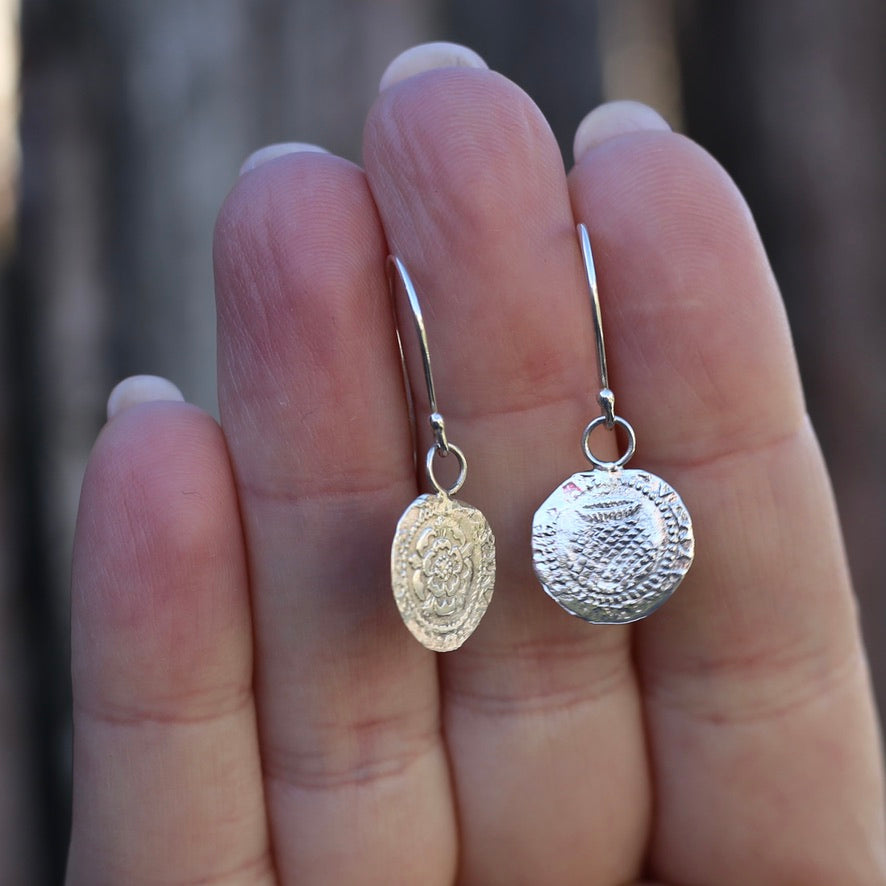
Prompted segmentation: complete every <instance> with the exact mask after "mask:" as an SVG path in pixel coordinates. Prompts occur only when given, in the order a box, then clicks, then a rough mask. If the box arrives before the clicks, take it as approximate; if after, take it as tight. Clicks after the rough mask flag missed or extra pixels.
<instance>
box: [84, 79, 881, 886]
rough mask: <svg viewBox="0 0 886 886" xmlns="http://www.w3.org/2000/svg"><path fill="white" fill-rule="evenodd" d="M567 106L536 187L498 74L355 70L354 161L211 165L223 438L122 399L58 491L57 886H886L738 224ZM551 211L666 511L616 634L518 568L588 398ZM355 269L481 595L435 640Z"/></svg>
mask: <svg viewBox="0 0 886 886" xmlns="http://www.w3.org/2000/svg"><path fill="white" fill-rule="evenodd" d="M650 113H651V112H650ZM603 129H604V130H605V132H603V134H602V136H601V138H600V139H599V140H594V139H590V140H589V141H588V140H586V143H589V144H590V147H588V148H587V150H585V151H584V152H583V153H582V154H581V155H580V157H579V159H578V162H577V163H576V165H575V166H574V167H573V168H572V169H571V171H569V173H568V175H567V174H566V173H565V172H564V170H563V166H562V161H561V159H560V155H559V152H558V149H557V146H556V144H555V141H554V139H553V136H552V135H551V132H550V130H549V128H548V126H547V124H546V122H545V120H544V118H543V117H542V115H541V113H540V112H539V111H538V109H537V108H536V107H535V106H534V105H533V104H532V102H531V101H530V99H529V98H528V97H527V96H526V95H525V94H524V93H522V92H521V91H520V90H519V89H518V88H517V87H516V86H514V85H513V84H512V83H510V82H508V81H507V80H505V79H504V78H502V77H501V76H499V75H497V74H495V73H492V72H489V71H486V70H480V69H476V68H445V69H437V70H430V71H424V72H422V73H418V74H416V75H415V76H412V77H409V78H407V79H404V80H400V81H398V82H394V83H392V84H391V85H390V86H389V87H388V88H387V89H385V90H384V91H383V92H382V94H381V95H380V97H379V99H378V101H377V103H376V104H375V105H374V107H373V108H372V109H371V111H370V113H369V115H368V119H367V122H366V128H365V137H364V167H363V168H358V167H357V166H355V165H353V164H351V163H349V162H347V161H345V160H343V159H340V158H338V157H335V156H332V155H328V154H324V153H320V152H317V151H300V152H295V153H289V154H284V155H282V156H277V157H274V158H273V159H269V160H268V161H267V162H263V163H261V164H260V165H257V166H255V167H254V168H252V169H250V170H249V171H247V172H246V173H245V174H244V175H243V176H242V177H241V178H240V180H239V181H238V183H237V185H236V186H235V187H234V189H233V191H232V193H231V194H230V196H229V197H228V199H227V200H226V202H225V204H224V207H223V208H222V210H221V214H220V217H219V221H218V226H217V232H216V245H215V266H216V279H217V303H218V335H219V397H220V403H221V415H222V421H221V427H219V426H218V425H217V424H216V423H215V422H214V421H213V420H212V419H211V418H210V417H208V416H207V415H206V414H204V413H202V412H201V411H199V410H198V409H196V408H195V407H193V406H190V405H188V404H185V403H171V402H153V403H142V404H138V405H134V406H131V407H130V408H128V409H126V410H125V411H123V412H122V413H120V414H119V415H117V416H116V417H115V418H114V419H113V420H112V421H110V422H109V424H108V425H107V426H106V427H105V428H104V430H103V431H102V433H101V435H100V437H99V439H98V442H97V444H96V447H95V451H94V453H93V455H92V458H91V460H90V464H89V467H88V470H87V474H86V478H85V481H84V487H83V498H82V503H81V511H80V520H79V526H78V532H77V539H76V550H75V558H74V585H73V588H74V590H73V626H72V629H73V677H74V697H75V745H74V747H75V760H74V778H75V794H74V819H73V835H72V842H71V851H70V866H69V874H68V880H69V882H70V883H90V884H99V883H123V882H125V883H132V884H139V883H152V884H172V883H176V884H179V883H181V884H183V883H212V884H233V883H310V884H314V883H320V884H322V883H330V884H349V883H361V884H363V883H366V884H375V883H379V884H391V883H397V884H399V883H403V884H411V883H421V884H449V883H453V882H458V883H463V884H484V886H489V884H498V883H502V884H522V883H526V884H540V883H551V884H571V883H581V884H613V886H614V884H625V883H634V882H637V881H640V880H645V881H656V882H661V883H675V884H676V883H679V884H710V883H717V884H721V886H728V884H733V883H734V884H748V883H754V884H769V883H772V884H794V883H796V884H803V886H815V884H823V886H824V884H828V886H833V884H835V883H840V884H846V886H851V884H866V886H869V884H874V883H883V882H886V858H884V839H883V838H884V812H883V783H882V772H881V764H880V755H879V734H878V726H877V722H876V717H875V714H874V708H873V703H872V700H871V691H870V685H869V679H868V673H867V665H866V661H865V656H864V650H863V648H862V644H861V640H860V637H859V630H858V624H857V612H856V605H855V601H854V598H853V595H852V591H851V588H850V583H849V578H848V574H847V569H846V563H845V558H844V554H843V548H842V543H841V540H840V532H839V526H838V523H837V519H836V516H835V509H834V505H833V500H832V495H831V490H830V486H829V482H828V478H827V474H826V470H825V467H824V465H823V462H822V459H821V455H820V453H819V449H818V446H817V443H816V439H815V436H814V433H813V431H812V429H811V427H810V424H809V422H808V420H807V418H806V414H805V407H804V403H803V397H802V392H801V388H800V382H799V378H798V374H797V368H796V364H795V360H794V355H793V351H792V346H791V340H790V334H789V330H788V327H787V323H786V319H785V315H784V310H783V307H782V303H781V299H780V296H779V293H778V290H777V287H776V284H775V281H774V279H773V277H772V273H771V271H770V268H769V265H768V262H767V259H766V256H765V253H764V251H763V248H762V246H761V244H760V241H759V237H758V235H757V232H756V230H755V228H754V225H753V221H752V219H751V217H750V214H749V212H748V210H747V207H746V206H745V204H744V202H743V200H742V198H741V196H740V195H739V193H738V192H737V191H736V189H735V187H734V185H733V184H732V183H731V181H730V180H729V178H728V177H727V175H726V174H725V173H724V172H723V170H722V169H721V168H720V167H719V166H718V165H717V164H716V162H715V161H714V160H712V159H711V158H710V157H709V156H708V155H706V154H705V153H704V152H703V151H702V150H701V149H700V148H699V147H697V146H696V145H694V144H692V143H691V142H690V141H688V140H687V139H685V138H683V137H682V136H679V135H676V134H673V133H671V132H667V131H663V129H662V127H660V126H658V127H652V128H643V126H634V125H626V126H624V127H621V128H619V127H618V126H613V125H611V120H610V121H609V123H608V124H607V126H606V127H603ZM577 220H581V221H584V222H585V223H586V224H587V225H588V228H589V232H590V236H591V241H592V243H593V246H594V253H595V259H596V264H597V271H598V276H599V282H600V292H601V299H602V302H603V312H604V322H605V331H606V337H607V352H608V356H609V362H610V377H611V380H612V384H613V387H614V389H615V392H616V394H617V400H616V410H617V412H618V413H619V414H621V415H623V416H625V417H626V418H628V419H629V420H630V421H631V422H632V423H633V425H634V427H635V429H636V431H637V436H638V442H639V448H638V452H637V455H636V456H635V459H634V461H633V462H632V465H631V466H632V467H642V468H644V469H648V470H650V471H653V472H655V473H657V474H659V475H660V476H662V477H663V478H665V479H666V480H668V482H670V483H671V484H672V485H673V486H674V487H675V488H676V489H677V490H678V491H679V492H680V494H681V496H682V498H683V500H684V501H685V503H686V505H687V507H688V508H689V511H690V513H691V514H692V515H693V520H694V525H695V533H696V551H697V553H696V561H695V564H694V565H693V567H692V569H691V571H690V572H689V574H688V576H687V577H686V579H685V580H684V582H683V584H682V585H681V586H680V588H679V589H678V591H677V592H676V594H675V595H674V597H673V598H672V599H671V600H670V601H669V602H668V603H667V604H666V605H665V606H664V607H663V608H662V609H661V610H659V611H658V612H657V613H656V614H654V615H653V616H652V617H651V618H650V619H649V620H647V621H645V622H642V623H640V624H638V625H636V626H625V627H598V626H592V625H588V624H585V623H584V622H582V621H580V620H579V619H575V618H570V617H569V616H568V615H567V614H566V613H564V612H563V611H562V610H561V609H560V608H559V607H558V606H556V605H555V604H554V603H553V602H552V601H551V600H550V599H549V598H548V597H547V596H546V595H545V594H544V593H543V592H542V591H541V589H540V587H539V585H538V583H537V581H536V580H535V578H534V576H533V573H532V569H531V561H530V546H529V528H530V525H531V520H532V514H533V512H534V510H535V508H536V507H537V506H538V505H539V504H540V503H541V501H543V500H544V498H546V497H547V495H548V494H549V493H550V491H551V490H552V489H553V488H554V487H555V486H556V485H557V484H558V483H559V482H561V481H562V480H563V479H564V478H566V477H568V476H569V475H570V474H571V473H574V472H575V471H577V470H583V469H585V468H586V464H585V463H584V461H583V458H582V455H581V450H580V445H579V440H580V435H581V431H582V429H583V428H584V426H585V424H586V423H587V421H588V420H589V419H590V418H592V417H594V416H595V415H596V414H598V409H597V407H596V404H595V402H594V398H595V395H596V390H597V383H596V380H595V378H594V373H595V366H596V363H595V357H594V351H593V347H594V344H593V334H592V327H591V317H590V312H589V309H588V304H587V288H586V284H585V282H584V280H583V270H582V266H581V258H580V253H579V249H578V243H577V240H576V236H575V229H574V225H575V222H576V221H577ZM388 252H393V253H395V254H397V255H399V256H400V257H401V258H402V259H403V260H404V261H405V262H406V263H407V266H408V267H409V269H410V272H411V274H412V277H413V279H414V281H415V283H416V287H417V290H418V292H419V296H420V298H421V299H422V304H423V307H424V313H425V319H426V322H427V326H428V333H429V337H430V347H431V353H432V357H433V361H434V370H435V377H436V384H437V393H438V399H439V401H440V408H441V410H442V411H443V413H444V415H445V416H446V419H447V431H448V434H449V437H450V439H451V440H453V441H454V442H456V443H457V444H458V445H459V446H460V447H461V448H462V449H463V450H464V451H465V453H466V454H467V457H468V460H469V465H470V470H469V475H468V481H467V484H466V486H465V488H464V490H463V491H462V492H461V493H460V497H461V498H463V499H464V500H465V501H468V502H470V503H471V504H473V505H475V506H476V507H479V508H480V509H481V510H482V511H483V512H484V514H485V515H486V516H487V518H488V519H489V522H490V524H491V525H492V527H493V529H494V531H495V535H496V542H497V560H498V577H497V582H496V591H495V596H494V598H493V602H492V605H491V607H490V609H489V611H488V613H487V614H486V616H485V617H484V619H483V621H482V622H481V624H480V626H479V627H478V629H477V631H476V633H475V634H474V636H473V637H472V638H471V639H470V640H469V641H468V642H467V643H466V645H465V646H464V647H463V648H462V649H461V650H459V651H458V652H455V653H449V654H444V655H436V654H434V653H431V652H428V651H426V650H425V649H423V648H422V647H420V646H419V645H418V644H417V643H416V642H415V641H414V640H413V639H412V637H411V636H410V635H409V633H408V632H407V631H406V629H405V628H404V626H403V625H402V623H401V621H400V618H399V615H398V613H397V611H396V607H395V606H394V603H393V600H392V597H391V591H390V575H389V556H390V544H391V539H392V536H393V531H394V527H395V525H396V521H397V519H398V517H399V515H400V514H401V513H402V511H403V510H404V509H405V507H406V506H407V505H408V504H409V502H411V501H412V499H413V498H414V497H415V496H416V495H417V494H418V493H419V492H420V491H422V488H423V485H422V483H420V482H418V481H417V480H416V474H415V469H414V467H413V444H412V434H411V430H410V427H409V415H408V411H407V407H406V402H405V397H404V392H403V383H402V375H401V369H400V363H399V356H398V353H397V349H396V341H395V336H394V321H393V317H392V313H391V310H390V302H389V295H388V291H387V283H386V278H385V258H386V256H387V254H388ZM408 334H411V330H410V333H408ZM410 374H411V378H412V388H413V390H414V391H415V393H416V398H417V404H416V413H417V416H418V425H419V427H418V433H419V442H418V447H419V452H420V453H424V452H425V451H426V446H427V445H428V442H429V439H428V434H427V433H426V431H427V428H426V427H425V424H424V415H425V414H426V412H427V409H426V405H427V404H426V402H425V401H424V400H423V399H422V397H423V382H422V377H421V374H420V368H419V366H418V364H417V363H414V362H413V363H411V364H410ZM594 440H595V447H597V448H599V452H600V454H601V455H606V453H607V452H609V453H612V452H613V451H614V450H613V449H612V448H611V446H612V444H613V441H612V440H610V439H607V435H606V434H605V433H601V434H600V436H599V438H598V435H597V434H595V437H594ZM607 445H609V446H610V449H608V450H607V449H606V446H607ZM422 461H423V459H420V464H421V463H422Z"/></svg>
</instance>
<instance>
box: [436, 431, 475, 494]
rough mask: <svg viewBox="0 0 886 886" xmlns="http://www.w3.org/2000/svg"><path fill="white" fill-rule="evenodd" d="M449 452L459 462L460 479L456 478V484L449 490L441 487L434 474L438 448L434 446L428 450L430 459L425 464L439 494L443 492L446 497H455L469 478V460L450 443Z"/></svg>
mask: <svg viewBox="0 0 886 886" xmlns="http://www.w3.org/2000/svg"><path fill="white" fill-rule="evenodd" d="M449 451H450V452H451V453H452V454H453V455H454V456H455V458H456V461H458V477H457V478H456V480H455V483H453V484H452V486H450V487H449V488H448V489H447V488H445V487H443V486H441V485H440V483H439V482H438V480H437V477H436V475H435V474H434V456H435V455H436V454H437V452H438V449H437V447H436V446H432V447H431V448H430V449H429V450H428V457H427V459H426V461H425V464H426V465H427V468H428V479H429V480H430V481H431V484H432V485H433V486H434V488H435V489H436V490H437V492H442V493H443V494H444V495H455V493H456V492H458V490H459V489H461V488H462V486H464V485H465V478H466V477H467V476H468V460H467V459H466V458H465V454H464V453H463V452H462V451H461V449H459V448H458V446H456V445H455V443H449Z"/></svg>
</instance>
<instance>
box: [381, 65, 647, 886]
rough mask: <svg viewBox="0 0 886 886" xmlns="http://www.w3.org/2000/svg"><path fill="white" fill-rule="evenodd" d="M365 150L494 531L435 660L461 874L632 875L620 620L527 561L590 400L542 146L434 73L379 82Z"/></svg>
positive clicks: (574, 279) (517, 120) (639, 749)
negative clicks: (455, 630)
mask: <svg viewBox="0 0 886 886" xmlns="http://www.w3.org/2000/svg"><path fill="white" fill-rule="evenodd" d="M364 160H365V165H366V173H367V177H368V180H369V184H370V187H371V189H372V192H373V196H374V198H375V201H376V204H377V206H378V208H379V213H380V216H381V219H382V225H383V227H384V229H385V233H386V236H387V238H388V244H389V246H390V248H391V251H392V252H394V253H395V254H397V255H398V256H400V257H401V258H402V259H403V260H404V262H405V263H406V265H407V267H408V268H409V270H410V272H411V274H412V276H413V279H414V281H415V284H416V287H417V290H418V294H419V297H420V298H421V299H422V302H423V305H424V308H425V315H426V320H427V325H428V335H429V339H430V348H431V352H432V356H433V361H434V366H435V370H436V376H437V378H436V382H437V395H438V398H439V401H440V408H441V411H442V412H443V414H444V415H445V416H446V418H447V420H448V425H447V427H448V433H449V437H450V439H451V440H452V441H453V442H455V443H457V444H458V445H459V446H461V447H462V449H463V450H464V451H465V453H466V455H467V458H468V460H469V461H470V468H471V469H470V474H469V477H468V481H467V485H466V486H465V491H464V493H463V494H462V496H463V497H464V498H465V500H467V501H469V502H470V503H471V504H473V505H475V506H477V507H479V508H480V509H481V510H482V511H483V512H484V513H485V514H486V516H487V518H488V519H489V521H490V524H491V526H492V528H493V531H494V532H495V535H496V547H497V561H498V565H497V590H496V593H495V596H494V597H493V601H492V605H491V607H490V611H489V613H488V614H487V616H486V617H485V619H484V620H483V622H482V623H481V624H480V626H479V628H478V629H477V631H476V634H475V636H474V637H473V638H472V639H471V640H469V641H468V642H467V644H466V645H465V646H464V647H463V648H462V649H461V650H460V651H459V652H457V653H455V654H454V655H452V656H444V658H443V660H442V662H441V674H442V677H441V679H442V689H443V716H444V726H445V732H446V735H447V741H448V743H449V748H450V754H451V759H452V766H453V772H454V785H455V789H456V794H457V804H458V814H459V816H460V825H461V838H462V845H461V867H462V875H463V877H464V879H465V880H467V881H470V882H483V883H495V882H550V881H556V882H564V883H565V882H572V881H573V879H575V878H576V877H577V876H580V877H581V881H582V882H587V881H589V880H590V881H592V882H605V881H610V882H616V881H621V880H624V879H628V878H629V877H631V876H633V875H636V873H637V870H636V865H637V859H639V858H640V857H641V855H642V845H643V842H644V840H645V836H646V829H647V822H648V806H649V799H648V784H647V777H646V757H645V748H644V743H643V738H642V735H643V730H642V724H641V714H640V709H639V704H638V698H637V692H636V685H635V681H634V675H633V670H632V667H631V660H630V647H629V636H630V635H629V630H628V629H627V628H624V627H617V628H602V629H601V628H595V627H592V626H589V625H587V624H585V623H583V622H580V621H579V620H577V619H574V618H570V617H568V616H567V615H566V614H565V613H563V612H562V611H561V610H560V609H559V608H558V607H557V606H556V605H555V604H554V603H553V602H552V601H551V600H549V599H548V598H547V597H546V596H545V594H544V593H543V592H542V590H541V588H540V587H539V585H538V582H537V581H536V579H535V577H534V575H533V572H532V566H531V556H530V526H531V522H532V514H533V511H534V510H535V508H536V507H537V506H538V505H539V503H540V502H541V501H542V500H543V499H544V498H545V497H546V496H547V494H548V493H549V492H550V491H551V490H552V489H553V488H554V487H555V486H556V485H557V484H558V483H559V482H560V481H561V480H562V479H563V478H564V477H567V476H569V474H571V473H572V472H574V471H576V470H579V469H582V468H583V467H584V465H583V464H582V459H581V449H580V446H579V437H580V434H581V431H582V428H583V427H584V425H585V424H586V423H587V421H588V420H589V419H590V418H591V417H593V415H594V414H596V412H597V410H596V407H595V406H594V396H593V395H594V392H595V390H596V388H595V387H594V379H593V372H594V366H595V363H594V354H593V335H592V330H591V322H590V314H589V310H588V304H587V284H586V283H585V282H584V281H583V276H582V274H583V271H582V267H581V264H580V256H579V251H578V247H577V241H576V237H575V228H574V223H573V218H572V213H571V210H570V202H569V196H568V192H567V188H566V178H565V173H564V170H563V165H562V161H561V159H560V154H559V151H558V148H557V145H556V142H555V141H554V138H553V135H552V134H551V131H550V129H549V127H548V125H547V123H546V122H545V120H544V118H543V117H542V115H541V113H540V112H539V111H538V109H537V108H536V107H535V105H534V104H533V103H532V102H531V100H530V99H529V98H528V97H527V96H526V95H525V94H524V93H523V92H521V91H520V90H519V89H517V87H515V86H514V85H513V84H512V83H510V82H509V81H507V80H505V79H504V78H502V77H500V76H499V75H497V74H494V73H491V72H488V71H480V70H463V69H447V70H436V71H430V72H427V73H424V74H421V75H418V76H415V77H412V78H410V79H408V80H405V81H403V82H401V83H398V84H395V85H393V86H391V87H390V88H388V89H386V90H385V91H384V92H383V94H382V96H381V97H380V99H379V101H378V102H377V103H376V105H375V107H374V108H373V110H372V112H371V113H370V116H369V119H368V122H367V127H366V131H365V140H364ZM414 378H415V379H416V380H419V379H420V376H417V375H416V376H414ZM412 387H413V390H414V391H415V392H416V394H417V400H418V401H419V403H418V406H417V412H418V413H419V414H421V412H422V410H426V403H425V402H423V400H422V396H421V394H422V389H421V386H420V385H419V384H413V386H412ZM576 759H580V760H584V761H591V762H590V763H589V764H588V765H584V766H582V767H581V768H579V769H577V768H576V767H575V764H574V761H575V760H576ZM595 760H596V761H600V763H599V764H598V765H593V762H592V761H595ZM526 834H532V837H533V838H532V839H531V840H527V839H526Z"/></svg>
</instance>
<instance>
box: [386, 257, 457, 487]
mask: <svg viewBox="0 0 886 886" xmlns="http://www.w3.org/2000/svg"><path fill="white" fill-rule="evenodd" d="M387 267H388V285H389V287H390V292H391V300H392V303H393V304H394V306H395V311H394V316H395V317H396V300H395V292H394V288H395V285H396V278H395V274H396V275H398V276H399V277H400V281H401V282H402V284H403V288H404V289H405V290H406V299H407V301H408V302H409V309H410V312H411V314H412V322H413V325H414V326H415V332H416V336H417V337H418V344H419V351H420V352H421V362H422V368H423V369H424V375H425V385H426V387H427V390H428V405H429V407H430V410H431V412H430V415H429V416H428V420H429V422H430V425H431V431H432V432H433V434H434V445H433V446H432V447H431V448H430V450H429V451H428V456H427V459H426V462H425V464H426V467H427V472H428V479H429V480H430V481H431V483H432V484H433V486H434V488H435V489H436V490H437V491H438V492H441V493H443V494H445V495H453V494H455V493H456V492H458V490H459V489H461V487H462V485H463V484H464V482H465V478H466V476H467V469H468V466H467V460H466V459H465V455H464V453H463V452H462V451H461V449H459V448H458V446H456V445H455V444H454V443H450V442H449V440H448V439H447V437H446V422H445V420H444V419H443V416H442V415H441V414H440V412H439V410H438V409H437V392H436V389H435V387H434V374H433V372H432V371H431V353H430V350H429V348H428V334H427V331H426V329H425V321H424V316H423V315H422V312H421V304H420V303H419V300H418V293H417V292H416V291H415V286H414V285H413V282H412V278H411V277H410V276H409V271H407V270H406V265H405V264H404V263H403V262H402V261H401V260H400V259H399V258H398V257H397V256H396V255H389V256H388V262H387ZM397 338H398V340H400V356H401V358H402V359H403V373H404V377H405V378H406V387H407V393H408V395H409V400H410V406H409V408H410V413H411V414H412V415H413V416H414V410H415V407H414V404H413V402H412V389H411V385H410V384H409V376H408V374H407V373H406V359H405V354H404V351H403V342H402V339H401V338H400V330H399V326H398V328H397ZM450 452H452V453H454V454H455V457H456V459H457V460H458V463H459V473H458V478H457V479H456V481H455V483H453V484H452V486H450V487H448V488H445V487H442V486H440V484H439V483H438V482H437V478H436V476H435V475H434V454H435V453H436V454H438V455H440V456H441V457H445V456H447V455H449V453H450Z"/></svg>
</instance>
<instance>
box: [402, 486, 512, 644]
mask: <svg viewBox="0 0 886 886" xmlns="http://www.w3.org/2000/svg"><path fill="white" fill-rule="evenodd" d="M391 584H392V587H393V590H394V600H395V601H396V603H397V609H398V610H399V611H400V615H401V617H402V618H403V622H404V624H405V625H406V627H407V628H409V631H410V632H411V633H412V635H413V636H414V637H415V638H416V639H417V640H418V641H419V642H420V643H421V644H422V645H423V646H425V647H427V648H428V649H432V650H434V651H435V652H450V651H452V650H453V649H458V648H459V646H461V645H462V643H464V642H465V640H467V638H468V637H469V636H470V635H471V634H472V633H473V631H474V628H476V627H477V625H478V624H479V622H480V619H481V618H482V617H483V613H484V612H486V608H487V607H488V606H489V601H490V600H491V599H492V591H493V588H494V586H495V538H494V537H493V535H492V530H491V529H490V528H489V523H488V522H487V521H486V518H485V517H484V516H483V514H482V513H481V512H480V511H478V510H477V509H476V508H474V507H471V505H469V504H465V503H464V502H462V501H459V500H458V499H455V498H450V496H449V495H447V494H446V493H445V492H438V493H437V494H434V495H420V496H419V497H418V498H417V499H416V500H415V501H414V502H412V504H411V505H409V507H408V508H407V509H406V510H405V511H404V512H403V516H402V517H400V521H399V522H398V523H397V530H396V532H395V534H394V542H393V544H392V546H391Z"/></svg>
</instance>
